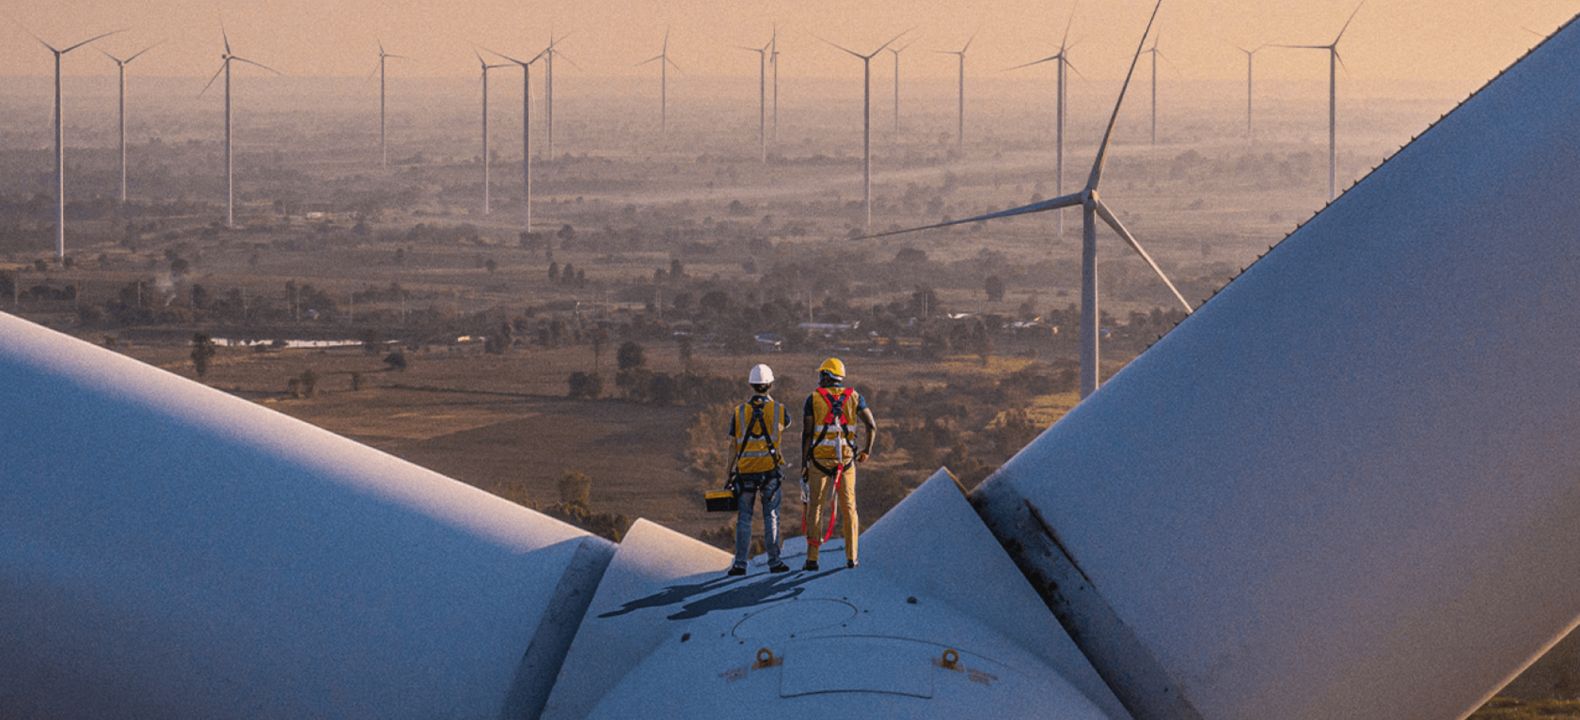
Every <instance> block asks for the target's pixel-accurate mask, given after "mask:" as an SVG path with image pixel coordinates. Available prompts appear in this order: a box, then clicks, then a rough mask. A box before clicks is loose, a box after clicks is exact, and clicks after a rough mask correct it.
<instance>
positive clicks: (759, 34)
mask: <svg viewBox="0 0 1580 720" xmlns="http://www.w3.org/2000/svg"><path fill="white" fill-rule="evenodd" d="M4 2H5V3H6V4H7V5H10V7H6V8H4V10H3V11H0V13H3V14H4V15H5V16H8V17H10V18H12V19H13V20H14V21H15V23H10V22H8V23H0V37H5V41H4V42H0V75H3V76H19V75H20V76H46V75H48V74H49V73H50V72H51V70H52V63H51V61H50V56H49V53H47V52H46V51H45V50H44V49H43V48H41V47H39V46H38V45H37V43H35V42H33V41H32V40H31V39H30V38H29V37H28V36H27V34H26V33H25V32H24V30H23V29H21V28H20V27H18V26H17V24H16V23H20V24H22V25H25V26H26V27H27V28H28V29H31V30H32V31H33V32H36V33H38V34H40V35H41V36H43V37H44V38H45V39H46V40H48V41H50V42H52V43H55V44H57V45H65V44H69V43H74V42H77V41H79V40H82V39H84V38H85V37H88V36H91V35H93V34H96V33H98V32H103V31H105V30H108V29H114V28H117V27H127V28H129V29H128V30H127V31H126V32H124V33H121V34H119V35H116V36H113V37H111V38H108V39H106V40H104V41H101V42H102V45H101V47H102V48H103V49H104V50H107V51H110V52H114V53H117V54H122V55H124V54H130V53H132V52H135V51H136V50H138V49H141V48H142V47H144V46H147V45H149V44H151V43H153V42H156V41H160V40H163V41H164V44H163V45H161V46H160V47H159V48H157V49H156V50H154V51H153V52H151V53H149V54H148V55H147V56H146V57H145V58H142V59H140V60H138V62H137V70H136V72H138V73H141V74H144V75H149V76H171V75H175V76H192V77H200V76H207V75H208V74H209V73H211V72H213V70H214V69H215V68H216V67H217V66H218V56H219V52H220V31H219V28H220V23H221V19H222V18H223V22H224V23H225V26H226V27H227V28H228V30H229V33H230V37H231V42H232V44H233V46H234V48H235V51H236V52H237V54H238V55H241V56H244V57H248V58H251V59H254V60H257V61H259V62H262V63H266V64H269V65H271V66H274V67H276V68H279V69H280V70H281V71H283V72H285V73H287V74H288V75H293V76H363V75H366V74H367V73H368V72H369V70H371V69H372V67H373V65H374V63H375V60H376V53H377V49H376V43H377V42H378V40H379V39H380V38H382V39H383V41H384V44H385V46H386V47H387V48H388V50H389V51H390V52H392V53H400V54H404V55H410V56H413V58H414V59H413V60H411V61H408V62H406V63H403V64H402V65H403V66H402V67H400V68H399V73H401V74H403V75H406V76H424V77H461V76H470V75H472V74H474V73H475V72H476V59H475V58H474V57H473V56H472V44H473V43H476V44H478V45H483V46H488V47H494V48H496V49H499V50H501V51H504V52H520V53H527V52H529V51H530V52H536V50H537V49H539V48H541V46H542V45H543V44H544V43H545V42H546V41H547V39H548V34H549V28H550V26H553V27H554V28H555V30H556V32H559V33H561V34H566V33H569V38H568V39H567V40H566V42H565V44H564V46H563V48H564V51H565V54H566V56H568V57H569V58H570V59H571V60H572V61H574V62H575V63H576V64H577V65H578V66H579V68H576V67H567V66H566V65H561V66H559V69H560V71H561V72H570V73H575V74H577V75H584V76H594V77H599V76H603V77H610V76H637V75H642V74H646V73H654V72H656V71H655V70H653V68H652V66H648V67H645V68H644V67H636V66H635V64H636V63H638V62H640V61H642V60H645V59H647V58H649V57H651V56H653V55H655V54H657V52H658V50H659V46H660V43H661V41H662V38H663V34H664V30H665V27H666V26H667V27H669V28H671V33H672V35H671V40H670V43H671V44H670V52H671V56H672V57H673V59H674V60H675V62H676V63H677V64H678V65H679V66H680V67H681V69H682V74H680V75H677V76H672V80H673V79H679V78H683V77H686V76H740V77H755V75H756V72H757V60H756V57H755V56H754V55H752V54H751V53H748V52H746V51H744V50H742V49H740V48H739V47H738V46H739V45H761V44H763V43H765V42H766V41H767V39H768V36H769V33H770V28H771V27H772V26H773V24H774V23H775V22H777V23H778V25H779V28H780V45H781V52H782V55H781V60H782V62H781V74H782V75H785V76H792V75H794V76H800V77H807V76H812V77H824V78H826V77H843V76H845V75H848V74H850V73H855V72H859V70H858V68H859V65H858V64H857V63H856V62H855V61H854V60H853V59H852V58H850V57H849V56H846V55H844V54H843V53H840V52H838V51H837V50H834V49H832V48H830V47H828V46H827V45H825V44H824V43H823V42H822V41H820V40H818V39H817V38H816V37H814V34H816V35H821V36H823V37H827V38H828V39H830V40H833V41H835V42H839V43H841V44H844V45H847V46H849V47H852V48H854V49H857V50H863V51H865V50H866V49H870V48H872V47H875V46H876V45H878V44H879V43H881V42H883V40H885V39H887V38H888V37H890V36H893V35H894V34H896V33H898V32H900V31H903V30H906V29H907V28H910V27H913V26H914V27H915V30H913V31H912V32H910V33H909V34H908V35H907V36H906V37H905V39H904V40H902V42H901V44H902V45H903V44H906V43H914V45H912V46H911V47H910V49H908V50H907V53H906V56H905V67H904V72H905V74H906V75H907V76H908V77H916V78H920V77H939V78H942V77H953V75H954V73H955V72H956V66H955V59H954V57H953V56H951V55H946V54H942V53H941V52H937V51H943V50H953V49H958V48H959V47H960V46H961V45H963V44H964V43H965V41H966V40H967V38H969V37H970V36H971V35H972V33H973V32H978V33H979V35H978V37H977V39H976V41H975V44H974V45H973V46H972V49H971V52H970V55H969V59H968V66H967V73H968V75H972V74H976V75H990V74H999V73H1001V72H1002V71H1003V70H1004V69H1005V68H1008V67H1010V66H1012V65H1016V64H1019V63H1023V62H1027V61H1029V60H1033V59H1036V58H1039V57H1042V56H1045V55H1048V54H1051V53H1052V52H1053V51H1054V50H1055V49H1056V46H1057V44H1058V39H1059V35H1061V34H1062V32H1063V29H1064V25H1065V22H1066V20H1067V18H1069V17H1070V13H1071V9H1072V6H1073V7H1074V12H1075V15H1074V17H1075V20H1074V28H1073V30H1072V31H1071V39H1072V41H1073V42H1074V49H1073V50H1072V52H1071V57H1072V59H1073V60H1074V62H1075V63H1076V64H1077V67H1078V68H1079V69H1080V70H1081V71H1082V72H1083V74H1085V75H1086V76H1088V77H1092V78H1102V79H1111V78H1116V77H1119V76H1120V75H1122V74H1123V68H1124V66H1125V63H1126V61H1127V60H1128V58H1129V55H1130V53H1132V52H1133V51H1134V49H1135V43H1136V41H1137V39H1138V38H1139V34H1140V32H1141V30H1142V28H1143V27H1144V25H1145V23H1146V18H1147V14H1148V13H1149V12H1150V10H1151V7H1152V3H1151V2H1150V1H1149V0H1085V2H1080V3H1079V4H1078V5H1076V4H1075V3H1073V2H1071V1H1070V0H1061V1H1058V2H1040V1H1034V0H991V1H989V2H946V1H942V0H928V1H925V2H902V1H900V0H873V1H871V2H866V3H861V4H855V3H849V2H835V1H834V0H806V1H804V2H797V3H785V2H769V1H766V0H747V1H744V2H721V1H720V0H669V1H667V2H656V1H650V2H619V1H615V0H586V1H583V2H547V1H538V2H509V1H507V0H478V1H476V2H467V3H464V4H447V3H433V2H416V1H413V0H392V1H389V2H380V1H379V0H268V1H265V0H244V1H240V2H233V1H227V2H212V1H211V0H136V1H128V2H107V1H104V0H98V1H95V0H60V2H57V3H55V4H54V5H53V6H52V7H51V8H49V9H48V10H46V9H45V8H41V7H39V6H36V5H32V6H20V4H13V3H17V0H4ZM1354 7H1355V4H1354V1H1353V0H1263V1H1260V2H1259V1H1257V0H1167V1H1166V2H1165V3H1164V6H1163V10H1162V12H1161V14H1160V16H1159V20H1158V27H1157V32H1159V33H1161V35H1160V37H1161V48H1162V50H1163V52H1164V54H1165V55H1166V56H1167V57H1168V58H1169V59H1170V60H1171V61H1172V63H1173V65H1174V66H1175V67H1177V68H1178V70H1177V73H1178V74H1177V77H1185V78H1190V79H1202V80H1232V79H1236V78H1243V77H1244V72H1245V61H1244V56H1243V55H1241V54H1240V53H1239V52H1238V51H1236V50H1235V49H1234V45H1236V44H1245V45H1253V46H1254V45H1257V44H1261V43H1297V44H1318V43H1326V42H1329V41H1330V40H1331V39H1332V37H1333V35H1334V34H1335V33H1337V31H1338V29H1339V27H1340V26H1341V25H1342V24H1343V22H1344V19H1345V17H1346V16H1348V15H1349V13H1350V12H1351V10H1353V9H1354ZM1577 11H1580V0H1565V1H1559V0H1509V1H1507V2H1499V3H1493V2H1487V1H1486V0H1431V1H1427V0H1370V1H1369V2H1367V3H1366V4H1365V6H1364V7H1362V8H1361V10H1360V13H1359V15H1358V16H1357V17H1356V19H1355V22H1354V25H1353V26H1352V27H1351V28H1350V30H1349V32H1348V34H1347V35H1346V36H1345V38H1344V42H1343V44H1342V45H1341V47H1340V50H1341V52H1342V54H1343V57H1344V60H1345V62H1346V65H1347V68H1348V71H1349V77H1350V78H1353V79H1355V80H1356V81H1361V82H1365V81H1402V80H1408V81H1422V82H1434V83H1448V84H1450V85H1454V86H1458V85H1459V84H1464V85H1466V87H1467V88H1468V87H1474V86H1476V85H1479V84H1480V83H1481V82H1484V81H1485V80H1486V79H1488V78H1490V77H1491V76H1492V75H1493V74H1494V73H1496V72H1497V71H1498V70H1501V69H1502V68H1503V67H1506V66H1507V65H1508V64H1509V63H1510V62H1512V61H1513V60H1514V59H1516V58H1518V57H1519V55H1520V54H1522V53H1523V52H1524V51H1525V49H1527V48H1529V47H1530V46H1531V45H1532V44H1534V43H1535V42H1537V41H1538V37H1537V35H1536V34H1535V33H1542V34H1545V33H1548V32H1551V31H1552V30H1553V29H1555V28H1556V27H1557V26H1559V25H1560V24H1561V23H1563V22H1565V21H1567V20H1568V19H1569V18H1570V17H1572V16H1573V14H1574V13H1576V12H1577ZM511 28H520V29H519V30H512V29H511ZM1533 31H1534V32H1533ZM567 65H568V64H567ZM113 69H114V65H113V64H112V63H110V62H109V61H108V60H107V59H105V58H104V57H103V56H102V55H100V54H99V53H97V52H95V51H93V49H91V48H84V49H83V50H80V51H78V52H76V53H73V54H71V55H69V56H67V62H66V64H65V72H66V73H67V74H71V75H109V74H111V73H112V72H113ZM876 70H882V71H883V72H885V73H886V72H888V70H887V63H885V64H884V65H882V66H878V68H876V69H875V74H876ZM1170 72H1175V71H1170ZM1258 76H1259V78H1263V79H1269V78H1270V79H1306V80H1316V79H1325V77H1326V62H1325V60H1324V59H1323V58H1322V57H1321V55H1320V54H1318V53H1315V52H1297V51H1287V50H1286V51H1279V52H1269V53H1264V54H1262V55H1260V56H1258Z"/></svg>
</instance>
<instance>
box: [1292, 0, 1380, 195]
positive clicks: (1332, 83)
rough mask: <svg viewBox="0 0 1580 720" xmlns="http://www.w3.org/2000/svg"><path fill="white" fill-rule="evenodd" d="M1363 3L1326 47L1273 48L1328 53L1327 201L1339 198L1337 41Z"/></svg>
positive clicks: (1339, 58)
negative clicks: (1324, 51)
mask: <svg viewBox="0 0 1580 720" xmlns="http://www.w3.org/2000/svg"><path fill="white" fill-rule="evenodd" d="M1365 4H1366V3H1365V1H1364V0H1362V2H1361V3H1360V4H1358V5H1356V6H1355V10H1354V11H1352V12H1351V13H1350V17H1349V19H1348V20H1345V21H1344V27H1341V28H1339V34H1338V35H1337V36H1336V37H1334V38H1333V42H1331V43H1328V44H1326V45H1277V46H1275V47H1282V48H1293V49H1296V50H1326V51H1328V200H1329V201H1332V200H1333V199H1334V198H1336V197H1338V196H1339V111H1338V106H1339V66H1340V65H1343V64H1344V58H1341V57H1339V41H1340V40H1343V39H1344V33H1345V31H1347V30H1349V29H1350V23H1351V22H1354V21H1355V15H1356V14H1357V13H1359V12H1360V11H1361V6H1363V5H1365Z"/></svg>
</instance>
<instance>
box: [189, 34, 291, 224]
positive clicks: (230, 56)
mask: <svg viewBox="0 0 1580 720" xmlns="http://www.w3.org/2000/svg"><path fill="white" fill-rule="evenodd" d="M219 33H220V37H221V38H223V39H224V41H225V54H223V55H221V56H220V66H219V69H218V70H215V71H214V75H213V76H212V77H210V78H209V79H208V84H207V85H204V86H203V90H202V91H200V92H199V93H198V96H199V97H201V96H202V95H203V93H206V92H208V89H209V88H210V87H213V85H214V81H215V80H217V79H219V76H220V74H222V73H223V74H224V75H225V227H227V228H234V227H236V163H235V156H234V155H233V153H232V139H233V133H232V129H231V115H232V105H231V95H230V64H231V62H232V61H234V62H239V63H246V64H248V65H253V66H256V67H260V68H263V69H264V70H268V71H269V72H272V73H274V74H275V75H279V74H280V71H279V70H275V69H274V68H272V67H269V66H268V65H264V64H263V63H260V62H256V61H253V60H248V59H247V58H244V57H239V56H237V55H236V54H235V53H233V52H231V49H230V35H229V34H228V33H226V32H225V28H223V27H221V28H220V30H219Z"/></svg>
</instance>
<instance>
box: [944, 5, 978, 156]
mask: <svg viewBox="0 0 1580 720" xmlns="http://www.w3.org/2000/svg"><path fill="white" fill-rule="evenodd" d="M976 39H977V34H976V33H971V37H970V38H967V39H966V44H965V45H964V46H962V47H961V48H960V49H959V50H935V51H934V52H938V53H942V54H944V55H954V56H955V57H957V58H959V60H960V87H959V102H958V110H959V115H958V117H957V118H956V120H955V147H962V146H964V145H965V142H966V51H967V50H970V49H971V43H972V42H975V41H976Z"/></svg>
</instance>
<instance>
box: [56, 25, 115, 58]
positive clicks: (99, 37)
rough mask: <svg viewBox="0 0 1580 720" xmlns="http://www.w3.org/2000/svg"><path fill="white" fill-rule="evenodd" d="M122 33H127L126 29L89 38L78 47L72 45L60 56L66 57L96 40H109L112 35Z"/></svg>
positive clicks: (78, 44) (77, 45)
mask: <svg viewBox="0 0 1580 720" xmlns="http://www.w3.org/2000/svg"><path fill="white" fill-rule="evenodd" d="M121 32H126V28H121V29H119V30H111V31H109V32H107V33H104V34H101V35H94V36H93V37H91V38H88V39H87V40H83V41H82V42H80V43H77V44H76V45H72V46H71V47H69V48H66V49H65V50H62V51H60V54H62V55H65V54H66V53H69V52H71V51H72V50H76V49H77V48H80V47H82V46H83V45H87V44H88V43H91V42H93V41H95V40H103V39H104V38H107V37H109V36H111V35H114V34H116V33H121Z"/></svg>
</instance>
